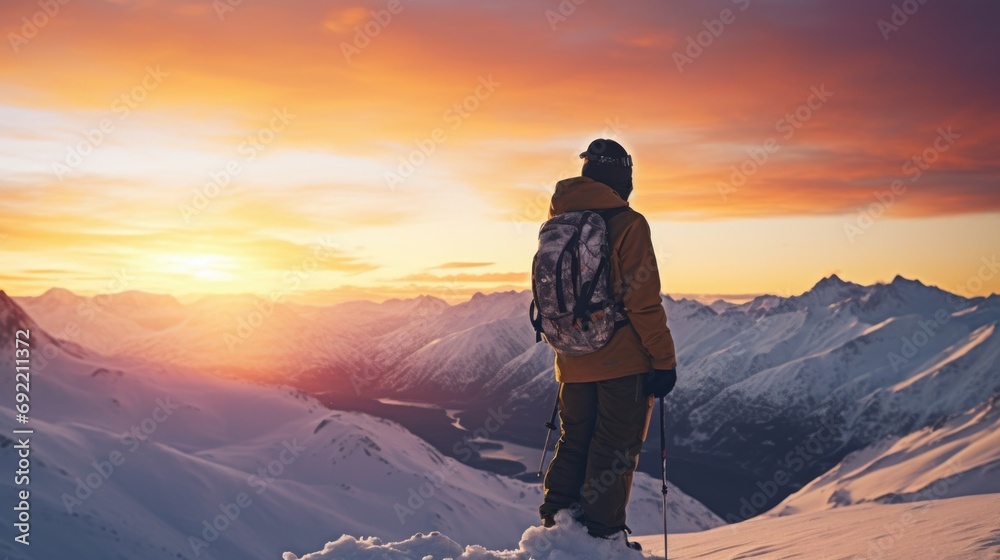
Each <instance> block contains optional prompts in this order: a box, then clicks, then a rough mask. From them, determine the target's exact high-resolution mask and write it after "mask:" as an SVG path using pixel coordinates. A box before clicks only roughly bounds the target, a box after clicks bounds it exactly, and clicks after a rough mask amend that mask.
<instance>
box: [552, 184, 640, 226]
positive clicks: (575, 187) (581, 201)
mask: <svg viewBox="0 0 1000 560" xmlns="http://www.w3.org/2000/svg"><path fill="white" fill-rule="evenodd" d="M621 206H628V202H626V201H624V200H622V197H620V196H618V193H616V192H615V191H614V189H612V188H611V187H609V186H607V185H605V184H604V183H598V182H597V181H595V180H593V179H590V178H588V177H573V178H571V179H564V180H562V181H559V182H558V183H556V192H555V193H554V194H553V195H552V202H551V203H550V205H549V217H550V218H551V217H552V216H558V215H559V214H564V213H566V212H575V211H579V210H605V209H608V208H619V207H621Z"/></svg>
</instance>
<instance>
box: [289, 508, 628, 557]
mask: <svg viewBox="0 0 1000 560" xmlns="http://www.w3.org/2000/svg"><path fill="white" fill-rule="evenodd" d="M642 558H645V556H643V555H642V553H640V552H636V551H633V550H630V549H629V548H627V547H626V546H625V543H624V540H623V539H622V538H616V539H609V540H604V539H595V538H593V537H591V536H590V535H588V534H587V529H586V528H585V527H584V526H583V525H580V524H579V523H576V522H574V521H573V520H572V519H571V518H570V516H569V514H568V513H566V512H560V513H559V514H558V515H556V525H555V526H554V527H550V528H544V527H532V528H530V529H528V530H527V531H525V532H524V535H522V536H521V542H520V544H519V545H518V548H517V549H516V550H504V551H498V550H487V549H485V548H483V547H481V546H467V547H464V548H463V547H462V546H460V545H459V544H458V543H456V542H455V541H453V540H451V539H449V538H448V537H446V536H444V535H442V534H441V533H436V532H435V533H431V534H429V535H423V534H418V535H414V536H413V537H411V538H409V539H406V540H404V541H401V542H392V543H386V542H382V541H381V540H379V539H373V538H362V539H356V538H354V537H350V536H346V535H345V536H343V537H341V538H340V539H338V540H336V541H335V542H330V543H327V544H326V547H324V548H323V550H321V551H319V552H313V553H311V554H306V555H305V556H301V557H299V556H296V555H295V554H293V553H291V552H286V553H285V554H284V556H283V560H445V559H450V560H641V559H642Z"/></svg>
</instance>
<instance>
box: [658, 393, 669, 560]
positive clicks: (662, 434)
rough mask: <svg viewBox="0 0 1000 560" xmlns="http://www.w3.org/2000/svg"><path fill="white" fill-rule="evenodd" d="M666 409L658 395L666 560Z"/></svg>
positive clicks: (665, 552)
mask: <svg viewBox="0 0 1000 560" xmlns="http://www.w3.org/2000/svg"><path fill="white" fill-rule="evenodd" d="M665 416H666V409H665V408H664V407H663V397H660V471H661V472H662V474H663V480H662V483H663V485H662V486H661V487H660V492H661V493H662V494H663V560H667V559H668V558H669V556H667V430H666V423H667V422H666V420H664V417H665Z"/></svg>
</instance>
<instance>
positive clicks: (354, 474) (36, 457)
mask: <svg viewBox="0 0 1000 560" xmlns="http://www.w3.org/2000/svg"><path fill="white" fill-rule="evenodd" d="M15 326H16V328H21V327H27V328H30V330H31V340H32V341H33V346H32V348H33V352H37V353H38V355H43V349H45V348H50V350H51V349H55V352H54V353H53V352H52V351H50V352H48V354H49V355H54V356H55V357H54V358H52V359H50V360H48V362H47V363H45V364H44V365H43V362H42V361H41V360H40V359H39V360H36V361H35V362H34V363H33V372H34V373H33V377H32V387H31V389H32V392H31V395H32V402H33V404H34V405H35V406H34V407H33V408H32V419H31V427H32V428H34V429H35V430H36V434H38V437H39V441H44V442H45V443H44V445H39V446H38V447H35V448H34V449H33V454H32V459H33V464H32V472H31V489H32V510H31V512H32V520H33V521H34V523H35V524H34V525H33V532H32V534H33V536H34V537H36V541H35V542H34V543H33V544H32V547H31V549H26V548H25V547H23V546H21V545H14V544H13V543H12V540H11V539H4V540H2V541H0V558H3V557H4V556H5V555H6V556H8V557H9V558H10V559H11V560H21V559H26V560H27V559H30V560H41V559H48V558H73V559H74V560H107V559H108V558H128V559H142V560H166V559H168V558H169V559H174V560H176V559H177V558H198V560H230V559H237V558H238V559H240V560H254V559H260V560H264V559H275V558H278V557H279V556H280V554H281V553H282V552H283V551H285V550H290V549H292V548H293V547H303V548H302V549H304V550H310V549H316V548H319V547H321V546H322V545H323V543H325V542H326V541H327V540H329V539H330V538H333V537H335V536H337V535H340V534H342V533H349V534H369V535H370V534H372V533H373V531H375V530H377V531H378V535H379V536H380V537H382V538H386V539H405V538H406V537H408V536H410V535H412V534H414V533H416V532H418V531H422V532H431V531H434V530H439V531H443V532H446V533H447V534H449V535H451V536H452V538H454V539H457V540H458V541H459V542H461V543H463V544H471V543H478V544H482V545H485V546H490V547H494V548H497V547H505V546H506V547H510V546H514V545H515V544H516V542H517V536H518V535H520V534H521V533H522V532H523V531H524V530H525V529H526V528H527V527H530V526H532V525H534V524H537V523H538V517H537V508H538V505H539V503H540V502H541V494H540V488H539V485H537V484H527V483H524V482H521V481H518V480H514V479H510V478H506V477H502V476H497V475H494V474H491V473H487V472H483V471H479V470H476V469H473V468H471V467H469V466H467V465H466V464H464V463H461V462H460V461H457V460H455V459H452V458H449V457H444V456H442V455H441V454H440V453H439V452H438V451H437V450H435V449H434V448H433V447H431V446H430V445H429V444H428V443H426V442H425V441H423V440H422V439H420V438H418V437H416V436H415V435H413V434H412V433H410V432H409V431H407V430H405V429H404V428H402V427H401V426H400V425H399V424H396V423H395V422H390V421H388V420H384V419H381V418H376V417H373V416H370V415H367V414H361V413H347V412H338V411H330V410H328V409H326V408H324V407H322V406H320V405H319V404H318V403H317V402H316V401H315V400H313V399H311V398H308V397H305V396H304V395H302V394H300V393H297V392H295V391H291V390H288V389H283V388H277V387H271V386H264V385H255V384H251V383H246V382H240V381H236V380H231V379H223V378H219V377H216V376H212V375H206V374H204V373H203V372H201V371H198V370H193V369H190V368H183V367H181V366H174V365H169V364H168V365H165V366H161V365H158V364H149V363H147V362H144V361H141V360H137V359H130V358H125V357H114V358H109V357H105V356H100V355H96V354H94V353H93V352H90V351H89V350H87V349H84V348H82V347H79V346H76V345H73V344H71V343H67V342H61V341H58V340H55V339H53V338H52V337H50V336H49V335H48V334H47V333H46V332H45V331H44V330H42V329H41V328H40V327H39V326H38V325H37V324H35V323H34V322H33V321H32V319H31V318H30V317H28V316H27V315H26V314H25V313H24V312H23V311H22V310H21V309H20V308H19V307H18V306H17V305H16V304H15V303H14V302H13V301H12V300H10V299H9V298H7V296H6V295H4V294H3V292H0V362H2V363H10V360H12V359H13V349H14V345H13V342H12V341H11V339H10V337H11V336H12V334H13V332H14V330H15ZM13 383H14V379H13V376H2V377H0V388H2V390H3V392H4V394H11V393H12V391H13ZM161 403H162V404H161ZM12 404H13V399H10V400H9V401H8V402H3V403H0V421H2V422H5V423H6V425H14V419H13V417H14V410H13V409H12ZM139 428H141V430H142V431H141V432H139V434H140V436H141V437H136V436H135V435H132V432H133V430H135V429H139ZM11 443H12V442H11V441H10V440H9V439H7V438H6V437H4V436H2V435H0V461H2V462H3V464H5V465H13V464H14V463H15V454H16V450H15V449H13V446H12V445H11ZM113 453H114V454H117V455H116V457H119V458H120V460H119V464H118V465H111V463H110V461H111V457H112V454H113ZM283 457H284V459H282V458H283ZM282 461H284V462H282ZM112 467H113V469H112ZM262 468H264V469H266V470H265V471H264V472H265V476H264V477H260V476H256V475H257V473H258V472H259V471H260V469H262ZM101 471H104V472H108V473H109V474H108V476H103V475H102V474H101ZM85 480H87V481H92V484H91V486H92V487H91V488H86V487H83V488H81V485H82V484H83V482H82V481H85ZM78 492H79V493H78ZM240 494H245V495H247V496H248V497H249V498H250V500H251V501H252V503H251V504H250V505H248V506H246V507H241V508H239V509H238V513H239V515H238V517H237V518H236V519H235V520H233V521H231V522H230V521H226V520H225V519H224V518H223V521H222V522H220V523H221V524H222V525H224V526H225V527H226V528H225V529H224V530H222V531H219V532H218V534H217V535H214V534H213V533H212V532H209V533H208V535H207V536H206V533H205V523H206V522H213V521H215V520H217V519H219V516H220V515H222V514H223V513H224V510H223V506H230V505H231V504H233V503H236V500H237V497H238V496H239V495H240ZM414 494H416V496H414ZM420 494H423V496H421V495H420ZM13 495H14V486H13V477H4V478H3V479H0V496H11V500H13ZM78 496H82V497H78ZM428 496H429V497H428ZM67 497H68V498H69V499H70V508H69V509H70V511H68V510H67V505H66V502H65V499H66V498H67ZM74 500H78V503H77V502H76V501H74ZM230 511H237V510H233V509H232V508H231V507H230ZM670 512H671V520H672V522H674V523H676V527H677V528H678V529H681V530H689V531H693V530H701V529H707V528H711V527H715V526H718V525H720V524H721V520H720V519H719V518H718V517H716V516H715V515H714V514H712V513H711V512H709V511H708V510H707V509H705V508H704V506H702V505H701V504H700V503H698V502H697V501H695V500H693V499H692V498H690V497H688V496H685V495H684V494H683V493H682V492H680V491H679V490H677V489H676V488H674V489H672V490H671V502H670ZM660 516H661V505H660V492H659V483H658V482H657V481H656V480H654V479H652V478H650V477H648V476H645V475H643V476H640V477H637V478H636V482H635V489H634V491H633V503H632V504H631V507H630V510H629V522H630V524H632V526H634V527H636V528H637V530H642V531H652V530H655V528H656V527H657V526H659V524H660V521H659V519H660ZM373 528H374V529H373ZM191 537H196V538H199V539H202V540H203V541H204V542H205V544H206V545H207V546H204V547H199V548H198V549H197V554H196V551H195V549H194V548H193V547H192V544H191V541H190V538H191ZM29 554H30V555H29Z"/></svg>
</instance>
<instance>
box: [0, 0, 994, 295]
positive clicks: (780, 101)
mask: <svg viewBox="0 0 1000 560" xmlns="http://www.w3.org/2000/svg"><path fill="white" fill-rule="evenodd" d="M63 1H65V0H49V3H48V4H47V3H46V2H44V1H43V2H37V1H22V0H15V1H5V2H3V3H2V4H0V21H2V23H3V27H2V31H3V33H4V37H5V44H4V45H3V48H0V123H2V125H0V262H2V263H3V265H4V266H3V269H2V270H0V289H4V290H6V291H7V292H8V293H11V294H15V295H35V294H39V293H41V292H44V291H45V290H46V289H48V288H50V287H53V286H60V287H65V288H68V289H70V290H73V291H75V292H78V293H81V294H97V293H101V292H104V291H107V290H109V289H111V288H110V287H109V286H115V289H121V288H125V289H135V290H144V291H150V292H164V293H171V294H175V295H185V294H201V293H244V292H249V293H257V294H267V293H269V292H274V291H277V292H280V293H282V294H285V295H288V296H289V297H293V298H298V299H300V300H309V301H316V302H323V301H330V302H332V301H338V300H343V299H356V298H371V299H384V298H387V297H405V296H413V295H416V294H422V293H426V294H432V295H436V296H439V297H444V298H447V299H450V300H460V299H464V298H467V297H468V296H469V295H470V294H472V293H473V292H476V291H484V292H488V291H493V290H497V289H510V288H512V287H513V288H516V289H524V288H526V287H527V286H528V269H529V266H530V261H531V257H532V254H533V253H534V249H535V245H536V233H537V229H538V225H539V224H540V222H541V221H542V220H543V219H544V218H545V214H546V211H547V208H548V199H549V196H550V195H551V192H552V188H553V185H554V184H555V182H556V181H557V180H559V179H562V178H566V177H571V176H575V175H578V174H579V171H580V164H581V161H580V160H579V159H578V157H577V154H579V152H581V151H582V150H583V149H584V148H585V147H586V145H587V144H588V143H589V141H590V140H592V139H594V138H596V137H611V138H615V139H617V140H618V141H620V142H621V143H622V144H623V145H624V146H625V147H626V148H627V149H628V150H629V151H630V152H631V153H632V154H633V157H634V160H635V192H634V195H633V197H632V199H631V203H632V206H633V207H634V208H636V209H637V210H639V211H641V212H643V213H644V214H645V215H646V216H647V217H648V218H649V220H650V222H651V224H652V230H653V238H654V245H655V248H656V252H657V256H658V257H659V259H660V267H661V278H662V281H663V288H664V291H665V292H667V293H675V294H729V295H733V296H739V295H746V294H758V293H765V292H766V293H777V294H781V295H788V294H794V293H800V292H802V291H804V290H806V289H808V288H809V287H810V286H811V285H812V284H814V283H815V282H816V281H817V280H819V279H820V278H822V277H823V276H827V275H829V274H831V273H837V274H839V275H840V276H841V277H842V278H844V279H846V280H852V281H855V282H859V283H871V282H875V281H889V280H891V279H892V278H893V277H894V276H895V275H897V274H902V275H903V276H906V277H909V278H918V279H920V280H922V281H924V282H925V283H928V284H936V285H939V286H941V287H942V288H944V289H947V290H949V291H954V292H958V293H962V294H964V295H986V294H989V293H991V292H1000V270H998V269H997V268H996V267H995V266H992V263H995V262H996V258H997V253H998V252H1000V251H998V249H1000V247H998V245H1000V108H998V103H997V100H998V99H1000V63H998V57H997V53H1000V34H997V33H996V31H995V27H996V21H997V17H998V16H1000V4H997V3H996V2H982V1H971V0H969V1H966V0H961V1H947V2H946V1H944V0H927V1H926V2H925V3H923V4H920V3H919V2H917V1H916V0H908V1H906V2H903V1H899V0H895V1H893V0H795V1H793V0H768V1H765V0H716V1H702V0H697V1H696V0H681V1H674V0H671V1H637V2H610V1H603V0H589V1H585V2H582V1H581V0H577V1H576V2H573V1H571V0H563V1H562V2H561V3H560V2H558V1H556V0H544V1H541V2H538V1H527V0H524V1H505V2H459V1H458V0H433V1H422V0H413V1H407V0H394V1H388V0H375V1H372V2H364V3H358V2H349V1H343V2H341V1H322V2H321V1H297V2H279V1H277V0H242V1H241V0H218V1H216V2H212V1H193V0H69V1H68V2H66V3H65V4H63V3H61V2H63ZM49 4H51V5H52V6H56V8H53V7H51V6H49ZM894 5H895V10H894ZM45 6H49V8H48V9H49V10H50V12H52V13H50V14H47V13H46V12H45V11H44V7H45ZM901 6H902V7H905V8H906V10H905V11H904V9H903V8H901ZM907 11H909V12H912V13H906V12H907ZM393 12H395V13H393ZM723 20H725V21H723ZM699 41H701V44H700V45H699V44H698V42H699ZM102 129H103V130H102ZM755 158H756V160H757V161H755ZM914 158H916V159H914ZM407 160H409V161H408V162H407ZM411 164H412V165H411ZM741 168H742V169H743V172H742V175H741V174H740V173H739V172H737V173H735V174H734V170H737V171H738V170H739V169H741ZM734 175H735V176H734ZM894 182H895V188H896V192H895V193H893V190H892V189H893V185H894ZM987 263H989V264H990V266H987ZM122 278H124V279H125V280H124V282H122V281H119V280H120V279H122ZM116 279H118V280H116ZM976 279H978V281H977V280H976Z"/></svg>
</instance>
